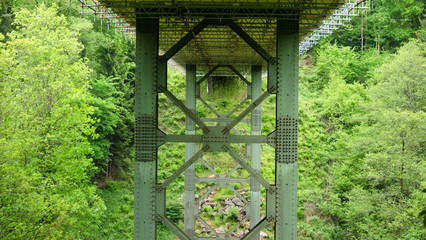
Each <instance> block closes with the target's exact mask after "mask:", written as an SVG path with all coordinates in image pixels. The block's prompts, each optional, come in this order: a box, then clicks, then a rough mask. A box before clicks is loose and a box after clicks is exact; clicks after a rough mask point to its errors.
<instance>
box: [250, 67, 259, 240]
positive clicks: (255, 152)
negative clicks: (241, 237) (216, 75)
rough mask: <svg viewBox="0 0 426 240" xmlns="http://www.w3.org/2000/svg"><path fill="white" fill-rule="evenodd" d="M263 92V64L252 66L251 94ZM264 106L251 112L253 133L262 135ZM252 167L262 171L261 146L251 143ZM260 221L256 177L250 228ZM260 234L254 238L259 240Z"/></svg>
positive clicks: (256, 95)
mask: <svg viewBox="0 0 426 240" xmlns="http://www.w3.org/2000/svg"><path fill="white" fill-rule="evenodd" d="M261 94H262V66H252V68H251V96H252V99H253V100H256V99H257V98H259V97H260V95H261ZM261 113H262V106H261V105H259V106H257V107H256V108H255V109H253V111H252V112H251V135H261V134H262V128H261V122H262V115H261ZM250 155H251V167H252V168H253V169H254V170H256V171H258V172H259V173H260V160H261V146H260V144H258V143H254V144H252V145H251V154H250ZM259 221H260V183H259V182H258V181H257V180H256V178H255V177H251V179H250V228H251V229H253V228H254V227H255V226H256V225H257V223H259ZM259 237H260V236H259V235H257V236H256V237H254V238H253V240H255V239H257V240H259Z"/></svg>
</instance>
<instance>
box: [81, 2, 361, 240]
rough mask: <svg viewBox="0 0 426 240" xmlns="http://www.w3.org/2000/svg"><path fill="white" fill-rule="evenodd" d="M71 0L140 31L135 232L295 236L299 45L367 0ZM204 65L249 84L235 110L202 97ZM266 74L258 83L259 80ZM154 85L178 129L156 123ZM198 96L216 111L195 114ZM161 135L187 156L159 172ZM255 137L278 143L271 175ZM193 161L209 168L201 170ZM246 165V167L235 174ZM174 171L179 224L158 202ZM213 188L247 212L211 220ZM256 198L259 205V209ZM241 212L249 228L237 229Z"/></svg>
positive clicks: (134, 33)
mask: <svg viewBox="0 0 426 240" xmlns="http://www.w3.org/2000/svg"><path fill="white" fill-rule="evenodd" d="M79 2H80V3H81V5H82V9H83V8H84V7H88V8H91V9H92V10H93V11H94V13H95V19H96V16H99V19H100V20H101V21H102V24H104V23H105V24H106V25H108V27H112V26H113V27H114V28H115V29H116V31H117V32H118V31H119V32H120V33H121V34H123V35H124V36H126V37H129V38H130V39H136V87H135V209H134V213H135V215H134V238H135V239H147V240H151V239H157V234H156V230H157V227H156V224H157V223H158V222H162V223H163V224H164V225H165V226H167V227H168V228H169V229H170V230H171V231H172V232H173V233H174V234H175V235H176V236H177V237H178V238H179V239H185V240H191V239H246V240H247V239H250V240H252V239H260V233H261V231H262V230H263V229H265V228H273V230H272V232H273V233H274V237H275V239H278V240H282V239H297V225H296V223H297V215H296V214H297V160H298V156H297V147H298V142H297V138H298V137H297V134H298V127H297V125H298V55H299V54H300V53H303V52H304V51H307V50H308V49H309V48H310V47H312V46H313V45H314V44H316V42H317V41H318V40H321V39H322V38H323V37H325V36H326V35H327V34H330V33H331V30H333V29H335V28H336V26H338V25H341V24H343V22H344V21H349V20H350V17H351V16H355V15H357V14H358V12H357V11H358V9H359V8H364V7H365V6H364V5H363V3H362V2H361V3H360V2H359V1H354V0H348V1H343V0H310V1H308V0H232V1H231V0H211V1H207V0H180V1H179V0H166V1H153V0H98V1H91V3H88V1H85V0H79ZM82 11H83V10H82ZM160 52H161V54H159V53H160ZM169 60H174V61H175V62H177V63H178V64H179V65H181V66H185V70H186V82H185V89H186V96H185V100H184V101H182V100H180V99H178V98H177V97H176V96H175V95H174V94H173V89H169V88H168V85H167V64H168V61H169ZM263 73H266V75H267V80H266V81H267V82H266V83H265V84H262V75H263ZM212 77H222V78H225V79H228V80H229V79H230V78H238V79H240V80H241V82H243V83H244V84H245V89H246V91H245V96H243V97H242V98H241V99H242V101H241V103H239V104H237V106H236V107H235V109H234V110H232V111H231V112H229V113H219V111H218V110H217V109H214V108H213V107H212V106H210V105H209V104H208V103H207V101H205V100H204V99H203V96H205V94H202V91H203V89H202V88H201V87H200V86H201V85H202V84H203V82H204V81H206V80H207V81H208V80H209V79H211V78H212ZM262 86H266V87H264V88H263V91H262ZM160 94H161V95H164V96H166V97H167V98H168V99H169V100H170V101H171V102H172V103H173V104H174V105H175V106H177V107H178V108H179V109H180V110H181V111H182V112H183V113H185V115H186V119H185V134H181V135H173V134H167V133H165V132H164V131H162V130H161V129H159V127H158V119H159V110H158V106H159V105H158V96H159V95H160ZM266 99H269V100H268V101H270V100H271V99H272V101H275V102H276V107H275V112H276V117H275V119H274V121H275V130H274V131H272V132H268V133H267V134H266V135H262V128H261V123H262V121H261V119H262V108H261V104H262V102H264V101H265V100H266ZM197 100H198V102H199V103H202V104H203V105H205V106H206V107H207V108H208V109H210V110H211V112H213V113H214V115H215V118H211V119H203V118H201V117H200V116H199V115H197V111H196V110H197ZM160 117H161V116H160ZM242 122H245V123H246V124H248V125H249V127H250V131H246V132H245V133H241V131H239V130H240V129H238V126H239V124H241V123H242ZM165 143H185V159H182V163H181V164H180V166H179V167H178V168H177V170H176V171H175V172H173V173H172V174H171V175H170V176H169V177H168V178H166V179H164V180H159V179H158V177H157V165H158V164H157V163H158V161H159V159H158V149H159V148H160V147H161V146H162V145H164V144H165ZM262 144H267V145H269V146H271V147H272V148H271V149H273V150H271V151H274V152H275V162H274V165H275V179H273V180H269V181H268V180H267V179H265V178H264V176H263V175H262V168H261V165H262V164H261V163H262V149H265V147H263V146H262ZM246 148H247V150H245V149H246ZM163 149H164V148H163ZM241 149H243V150H244V151H243V150H241ZM164 151H167V149H164ZM218 155H221V156H225V155H226V156H227V157H226V158H227V159H228V160H229V161H230V162H231V163H232V167H231V169H230V170H229V171H219V170H217V169H216V168H215V167H213V166H212V163H214V161H215V160H209V161H207V160H206V156H209V158H211V157H212V156H218ZM200 166H201V167H202V168H204V169H208V170H209V171H210V173H211V175H209V176H199V175H197V167H200ZM242 170H243V171H245V172H246V173H247V176H245V175H244V176H245V177H239V176H238V174H235V173H238V172H241V171H242ZM236 175H237V176H236ZM182 176H183V178H184V185H185V190H184V193H183V195H184V199H183V201H184V223H183V227H181V226H179V225H178V224H176V223H175V222H173V221H172V220H170V218H169V216H168V215H167V212H166V206H167V189H168V187H170V185H171V184H172V183H174V182H176V181H179V179H180V178H181V177H182ZM203 184H204V185H203ZM235 184H246V185H249V192H247V193H242V192H240V191H238V189H237V188H236V187H235V186H236V185H235ZM199 186H204V187H199ZM221 188H228V189H229V190H230V192H232V195H234V196H235V198H234V199H233V201H234V202H236V203H238V204H237V205H238V206H241V209H242V208H244V212H245V214H242V217H238V218H237V219H234V220H235V223H234V224H232V225H230V226H229V227H228V228H226V229H217V228H214V227H212V226H211V222H209V220H206V219H205V217H203V216H202V214H201V211H200V210H201V205H202V204H203V203H205V202H206V201H210V200H209V199H211V196H212V195H214V193H215V192H217V191H218V189H221ZM228 201H229V199H228ZM263 204H266V209H264V211H262V212H261V209H262V207H261V206H262V205H263ZM215 210H217V209H216V208H215ZM239 213H241V210H240V212H239ZM247 223H249V226H250V227H249V230H248V231H245V232H243V233H242V234H237V232H238V231H240V229H241V228H242V226H246V225H247ZM200 226H201V227H202V228H205V229H206V230H205V232H206V234H204V233H199V232H197V229H199V228H200ZM271 237H272V236H271Z"/></svg>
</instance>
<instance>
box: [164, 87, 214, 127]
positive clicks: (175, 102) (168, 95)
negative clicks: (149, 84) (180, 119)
mask: <svg viewBox="0 0 426 240" xmlns="http://www.w3.org/2000/svg"><path fill="white" fill-rule="evenodd" d="M160 89H161V91H163V93H164V94H165V95H166V96H167V97H168V98H169V99H170V100H171V101H172V102H173V103H174V104H176V105H177V106H178V107H179V108H180V109H181V110H182V111H183V112H184V113H185V114H186V115H187V116H188V117H189V118H191V119H192V121H194V122H195V123H196V124H197V125H198V126H200V128H201V129H203V130H204V131H205V132H209V130H208V128H207V125H206V124H205V123H204V122H203V121H201V119H199V118H198V117H197V116H196V115H195V113H193V112H192V111H191V110H189V108H187V107H186V106H185V104H183V102H182V101H180V100H179V99H177V98H176V97H175V95H173V93H171V92H170V91H169V90H167V89H166V88H164V87H160Z"/></svg>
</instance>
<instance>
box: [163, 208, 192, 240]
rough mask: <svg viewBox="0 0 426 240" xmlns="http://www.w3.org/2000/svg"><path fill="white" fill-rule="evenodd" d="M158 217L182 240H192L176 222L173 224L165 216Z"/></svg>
mask: <svg viewBox="0 0 426 240" xmlns="http://www.w3.org/2000/svg"><path fill="white" fill-rule="evenodd" d="M157 217H158V218H159V219H160V220H161V222H163V223H164V225H166V226H167V227H168V228H169V229H170V231H172V232H173V233H174V234H176V236H178V237H179V239H181V240H191V238H190V237H189V236H188V235H186V234H185V233H184V232H183V231H182V230H181V229H180V228H179V227H178V226H176V224H175V223H174V222H172V221H171V220H170V219H169V218H168V217H167V216H163V215H160V214H158V215H157Z"/></svg>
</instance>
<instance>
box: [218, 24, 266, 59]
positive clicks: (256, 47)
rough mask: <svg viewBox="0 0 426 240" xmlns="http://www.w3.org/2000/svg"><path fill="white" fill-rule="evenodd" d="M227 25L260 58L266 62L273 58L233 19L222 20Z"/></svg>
mask: <svg viewBox="0 0 426 240" xmlns="http://www.w3.org/2000/svg"><path fill="white" fill-rule="evenodd" d="M222 21H223V22H224V23H225V24H226V25H228V26H229V27H230V28H231V29H232V30H233V31H234V32H235V33H236V34H238V36H240V37H241V38H242V39H243V40H244V41H245V42H246V43H247V44H248V45H249V46H250V47H251V48H253V50H255V51H256V52H257V53H258V54H259V55H260V56H262V57H263V59H265V60H266V61H269V59H271V58H272V56H271V55H270V54H269V53H268V52H267V51H266V50H265V49H264V48H262V46H260V45H259V43H257V42H256V41H255V40H254V39H253V38H252V37H250V35H248V34H247V33H246V32H245V31H244V30H243V29H242V28H241V27H240V26H238V24H236V23H235V22H234V21H232V20H231V19H224V20H222Z"/></svg>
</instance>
